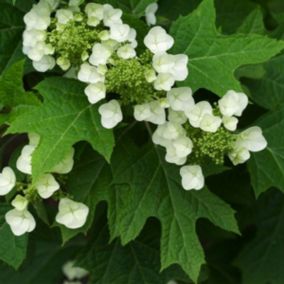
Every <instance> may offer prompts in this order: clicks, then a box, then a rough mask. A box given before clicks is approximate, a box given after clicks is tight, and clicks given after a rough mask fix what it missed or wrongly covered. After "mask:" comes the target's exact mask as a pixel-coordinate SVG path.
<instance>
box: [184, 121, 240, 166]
mask: <svg viewBox="0 0 284 284" xmlns="http://www.w3.org/2000/svg"><path fill="white" fill-rule="evenodd" d="M187 130H188V135H189V137H190V138H191V140H192V142H193V145H194V148H193V153H192V155H191V159H193V160H194V161H195V162H199V163H200V162H204V161H206V160H207V159H208V158H209V159H210V160H212V161H213V162H214V163H215V164H216V165H223V164H224V157H225V155H226V154H227V153H228V152H229V151H231V150H232V146H233V143H234V141H235V135H234V134H232V133H231V132H229V131H228V130H226V129H225V128H223V127H221V128H219V130H218V131H217V132H215V133H210V132H204V131H202V130H200V129H193V128H188V129H187Z"/></svg>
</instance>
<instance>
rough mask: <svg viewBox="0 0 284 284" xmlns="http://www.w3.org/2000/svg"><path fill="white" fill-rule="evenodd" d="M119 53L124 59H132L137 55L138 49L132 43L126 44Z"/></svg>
mask: <svg viewBox="0 0 284 284" xmlns="http://www.w3.org/2000/svg"><path fill="white" fill-rule="evenodd" d="M117 55H118V57H120V58H122V59H130V58H134V57H135V56H136V51H135V49H134V48H133V47H132V46H131V45H130V44H126V45H124V46H122V47H120V48H119V49H118V50H117Z"/></svg>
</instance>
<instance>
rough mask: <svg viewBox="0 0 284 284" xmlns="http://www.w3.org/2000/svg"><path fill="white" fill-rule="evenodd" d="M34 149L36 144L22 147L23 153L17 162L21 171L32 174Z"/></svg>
mask: <svg viewBox="0 0 284 284" xmlns="http://www.w3.org/2000/svg"><path fill="white" fill-rule="evenodd" d="M34 150H35V146H33V145H26V146H24V148H23V149H22V152H21V155H20V157H19V158H18V160H17V163H16V166H17V169H18V170H19V171H20V172H22V173H24V174H28V175H31V174H32V154H33V152H34Z"/></svg>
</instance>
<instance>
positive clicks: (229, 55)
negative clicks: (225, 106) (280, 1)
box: [171, 0, 284, 96]
mask: <svg viewBox="0 0 284 284" xmlns="http://www.w3.org/2000/svg"><path fill="white" fill-rule="evenodd" d="M215 20H216V14H215V9H214V2H213V0H204V1H203V2H202V4H200V6H199V7H198V9H197V10H195V11H194V12H193V13H192V14H190V15H189V16H186V17H180V18H179V19H178V20H177V21H176V22H175V23H174V24H173V26H172V28H171V34H172V35H173V36H174V38H175V46H174V48H173V52H174V53H185V54H187V55H188V56H189V66H188V67H189V71H190V75H189V76H188V78H187V79H186V80H185V81H184V82H183V83H182V84H181V85H187V86H191V87H192V88H193V89H194V90H198V89H200V88H206V89H208V90H210V91H212V92H214V93H216V94H218V95H219V96H223V95H224V94H225V93H226V91H228V90H231V89H234V90H242V87H241V85H240V82H239V81H238V80H237V79H236V78H235V76H234V72H235V70H236V69H237V68H238V67H240V66H243V65H247V64H257V63H261V62H264V61H266V60H268V59H269V58H271V57H272V56H274V55H275V54H277V53H279V52H280V51H281V50H282V49H283V48H284V42H280V41H277V40H274V39H270V38H268V37H265V36H261V35H242V34H239V35H231V36H224V35H222V34H220V33H219V32H217V30H216V27H215Z"/></svg>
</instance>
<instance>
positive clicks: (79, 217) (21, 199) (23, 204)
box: [0, 134, 89, 236]
mask: <svg viewBox="0 0 284 284" xmlns="http://www.w3.org/2000/svg"><path fill="white" fill-rule="evenodd" d="M29 141H30V143H29V144H28V145H26V146H24V147H23V149H22V152H21V155H20V156H19V158H18V159H17V162H16V167H17V170H18V171H19V172H20V173H23V174H25V175H26V178H25V181H24V182H22V181H21V182H17V178H16V174H15V172H14V170H13V169H12V168H11V167H5V168H4V169H3V171H2V173H0V196H5V195H8V194H9V193H14V195H15V197H14V199H13V200H12V202H11V205H12V206H13V207H14V208H13V209H12V210H10V211H9V212H7V213H6V215H5V219H6V222H7V223H8V224H9V225H10V227H11V230H12V232H13V233H14V234H15V235H16V236H20V235H23V234H25V233H27V232H32V231H33V230H34V229H35V227H36V221H35V218H34V217H33V215H32V214H31V213H30V212H29V211H28V206H29V203H33V202H35V201H37V200H38V199H48V198H50V197H52V196H54V195H55V194H56V193H57V199H59V211H58V213H57V215H56V217H55V219H56V222H57V223H59V224H62V225H64V226H66V227H67V228H69V229H77V228H80V227H82V226H83V225H84V224H85V222H86V220H87V216H88V214H89V208H88V207H87V206H86V205H85V204H83V203H79V202H75V201H73V200H71V199H70V198H68V197H67V195H66V196H65V194H66V193H64V192H63V191H62V190H61V189H60V184H59V183H58V182H57V180H56V179H55V177H54V175H55V174H57V175H64V174H68V173H69V172H70V171H71V170H72V168H73V165H74V160H73V156H74V149H73V148H72V149H71V150H70V151H69V152H68V153H67V155H66V157H65V158H64V160H63V161H62V162H60V163H59V164H58V165H56V166H55V167H54V169H53V170H52V173H47V174H45V175H43V176H42V177H40V178H39V179H38V180H37V181H36V182H35V183H34V184H33V183H32V182H31V179H30V175H31V174H32V154H33V152H34V150H35V149H36V147H37V145H38V143H39V141H40V138H39V136H38V135H36V134H30V135H29Z"/></svg>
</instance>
